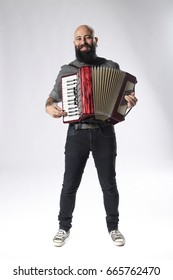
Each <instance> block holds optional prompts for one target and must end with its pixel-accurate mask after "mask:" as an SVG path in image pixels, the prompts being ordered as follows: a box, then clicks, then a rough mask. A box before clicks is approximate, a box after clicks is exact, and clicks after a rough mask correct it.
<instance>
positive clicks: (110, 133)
mask: <svg viewBox="0 0 173 280" xmlns="http://www.w3.org/2000/svg"><path fill="white" fill-rule="evenodd" d="M99 133H100V134H101V135H102V136H104V137H115V131H114V126H113V125H109V126H104V127H101V128H100V129H99Z"/></svg>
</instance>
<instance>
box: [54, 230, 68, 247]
mask: <svg viewBox="0 0 173 280" xmlns="http://www.w3.org/2000/svg"><path fill="white" fill-rule="evenodd" d="M69 235H70V231H65V230H63V229H59V230H58V232H57V234H56V235H55V236H54V238H53V243H54V245H55V246H56V247H61V246H63V245H64V243H65V240H66V239H67V238H68V237H69Z"/></svg>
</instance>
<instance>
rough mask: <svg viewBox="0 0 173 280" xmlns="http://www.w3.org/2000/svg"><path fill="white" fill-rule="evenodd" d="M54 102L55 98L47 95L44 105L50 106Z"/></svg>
mask: <svg viewBox="0 0 173 280" xmlns="http://www.w3.org/2000/svg"><path fill="white" fill-rule="evenodd" d="M54 103H57V101H56V99H54V98H53V97H48V99H47V100H46V104H45V107H47V106H52V105H53V104H54Z"/></svg>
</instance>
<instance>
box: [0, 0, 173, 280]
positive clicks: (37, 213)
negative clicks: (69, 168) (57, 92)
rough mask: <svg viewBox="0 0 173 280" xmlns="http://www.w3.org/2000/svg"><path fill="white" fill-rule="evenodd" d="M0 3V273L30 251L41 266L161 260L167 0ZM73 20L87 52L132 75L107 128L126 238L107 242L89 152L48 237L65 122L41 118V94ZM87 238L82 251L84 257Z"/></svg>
mask: <svg viewBox="0 0 173 280" xmlns="http://www.w3.org/2000/svg"><path fill="white" fill-rule="evenodd" d="M0 13H1V15H0V21H1V22H0V36H1V37H0V40H1V52H0V59H1V64H0V65H1V68H0V82H1V83H0V133H1V136H0V154H1V156H0V176H1V177H0V183H1V186H0V192H1V198H0V199H1V201H0V207H1V212H0V216H1V221H2V222H1V227H2V229H1V233H0V234H1V235H2V238H1V240H0V242H1V241H2V245H1V249H0V251H1V256H2V259H4V260H5V262H6V265H5V266H4V267H5V269H4V276H5V275H7V271H8V273H11V275H12V269H13V267H15V266H18V265H21V264H22V263H24V262H26V264H31V265H37V264H38V263H39V262H40V261H41V260H42V261H43V262H44V264H45V266H46V265H47V264H48V262H49V263H50V265H51V264H53V263H54V264H55V263H56V265H59V266H62V265H63V264H68V265H75V264H77V263H80V262H81V265H82V264H83V266H84V265H85V264H87V262H88V263H92V265H100V264H101V263H105V259H106V262H107V263H108V264H109V266H111V265H114V266H115V262H114V263H113V262H112V259H114V260H115V259H117V261H118V260H124V259H127V260H132V259H138V260H146V259H152V260H153V261H155V260H157V261H160V260H162V261H163V260H166V261H168V260H169V261H170V260H172V259H173V242H172V240H171V234H172V233H173V226H172V218H173V215H172V214H173V213H172V212H173V207H172V198H173V193H172V183H173V175H172V171H173V148H172V142H173V130H172V122H173V113H172V103H173V97H172V91H171V78H172V72H173V69H172V68H173V52H172V49H173V2H172V1H171V0H146V1H142V0H114V1H113V0H91V1H90V0H88V1H87V2H83V1H79V0H75V1H70V0H69V1H68V0H63V1H58V0H42V1H41V0H15V1H14V0H0ZM81 24H89V25H90V26H92V27H93V28H94V29H95V31H96V36H98V37H99V42H98V49H97V53H98V55H100V56H103V57H106V58H108V59H111V60H114V61H116V62H118V63H119V64H120V67H121V69H122V70H125V71H127V72H130V73H132V74H134V75H135V76H136V77H137V79H138V84H137V87H136V95H137V97H138V99H139V101H138V105H137V106H136V107H135V108H134V109H133V110H132V111H131V113H130V114H129V115H128V117H127V119H126V121H125V122H123V123H121V124H118V125H117V127H116V133H117V141H118V159H117V179H118V186H119V191H120V229H121V230H122V231H123V233H124V234H125V236H126V238H127V244H126V246H125V247H124V248H121V250H119V249H118V251H117V248H115V247H113V248H112V246H113V245H112V244H110V243H109V237H108V236H107V235H106V234H107V232H106V227H105V221H104V216H105V213H104V209H103V205H102V196H101V191H100V187H99V185H98V180H97V176H96V172H95V169H94V165H93V161H92V158H90V159H89V161H88V165H87V167H86V171H85V174H84V178H83V181H82V184H81V188H80V190H79V192H78V198H77V206H76V210H75V218H74V227H73V230H72V236H73V237H71V240H69V241H68V243H67V244H66V246H64V247H63V248H61V249H59V248H54V247H53V246H52V237H53V235H54V234H55V233H56V231H57V228H58V224H57V213H58V201H59V193H60V189H61V183H62V176H63V168H64V157H63V156H64V155H63V153H64V141H65V137H66V129H67V126H66V125H64V124H62V121H61V120H55V119H52V118H50V117H49V116H48V115H47V114H46V113H45V111H44V104H45V101H46V99H47V97H48V95H49V93H50V91H51V90H52V87H53V85H54V81H55V79H56V76H57V74H58V72H59V69H60V66H61V65H62V64H65V63H69V62H70V61H72V60H73V59H74V47H73V43H72V41H73V33H74V30H75V29H76V27H77V26H78V25H81ZM91 192H93V199H91V200H90V201H89V198H90V197H91V195H90V193H91ZM88 201H89V202H88ZM94 211H95V212H96V214H95V215H96V216H97V215H98V217H99V218H98V228H96V227H95V223H94V217H93V216H94V215H93V212H94ZM83 217H84V219H83ZM79 224H80V227H79ZM81 227H82V228H83V231H79V228H81ZM168 240H169V241H168ZM89 244H91V245H92V247H90V248H89ZM91 248H92V250H93V252H94V253H93V255H92V256H90V257H89V258H88V254H90V249H91ZM60 250H61V251H60ZM101 252H102V254H101ZM100 254H101V255H102V259H100V257H99V256H100ZM81 256H82V257H81ZM104 258H105V259H104ZM31 260H32V262H31ZM26 264H25V266H26ZM123 265H124V264H123ZM100 277H101V276H100ZM7 279H9V276H8V277H7ZM88 279H90V278H88ZM99 279H101V278H99ZM104 279H105V277H104ZM167 279H168V278H167Z"/></svg>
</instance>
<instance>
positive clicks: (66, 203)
mask: <svg viewBox="0 0 173 280" xmlns="http://www.w3.org/2000/svg"><path fill="white" fill-rule="evenodd" d="M97 43H98V38H97V37H94V30H93V29H92V28H91V27H89V26H88V25H81V26H79V27H78V28H77V29H76V31H75V33H74V46H75V52H76V59H75V60H74V61H73V62H71V63H70V64H68V65H64V66H62V67H61V71H60V72H59V75H58V77H57V80H56V83H55V86H54V88H53V90H52V92H51V93H50V95H49V98H48V99H47V102H46V112H47V113H48V114H49V115H50V116H52V117H54V118H61V117H62V116H65V115H66V114H67V113H66V112H64V111H63V110H62V108H61V107H59V106H58V102H61V100H62V96H61V90H62V86H61V78H62V76H65V75H68V74H73V73H77V72H78V71H79V68H80V67H82V66H84V65H85V66H86V65H90V66H104V67H111V68H115V69H119V65H118V64H117V63H115V62H113V61H111V60H107V59H105V58H101V57H98V56H97V55H96V47H97ZM125 99H126V101H127V102H128V107H129V108H131V107H133V106H134V105H135V104H136V102H137V98H136V97H135V94H134V93H132V94H130V95H128V96H125ZM90 152H92V155H93V158H94V162H95V166H96V169H97V173H98V178H99V182H100V185H101V188H102V191H103V200H104V207H105V211H106V223H107V228H108V232H109V233H110V236H111V239H112V241H113V242H114V244H115V245H117V246H123V245H124V244H125V238H124V236H123V235H122V234H121V232H120V231H119V229H118V222H119V212H118V204H119V193H118V190H117V184H116V178H115V177H116V173H115V159H116V137H115V132H114V127H113V125H111V124H109V123H108V122H104V121H99V120H94V119H93V118H91V119H89V120H87V121H83V122H82V123H80V124H79V123H77V122H76V123H72V124H70V125H69V127H68V132H67V139H66V145H65V172H64V180H63V187H62V191H61V197H60V211H59V215H58V219H59V230H58V232H57V234H56V235H55V237H54V239H53V241H54V245H55V246H58V247H59V246H62V245H64V243H65V240H66V238H67V237H68V236H69V234H70V228H71V226H72V214H73V210H74V207H75V199H76V192H77V189H78V187H79V185H80V182H81V178H82V174H83V171H84V168H85V165H86V162H87V159H88V156H89V153H90ZM91 195H92V193H91ZM96 225H97V221H96Z"/></svg>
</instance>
